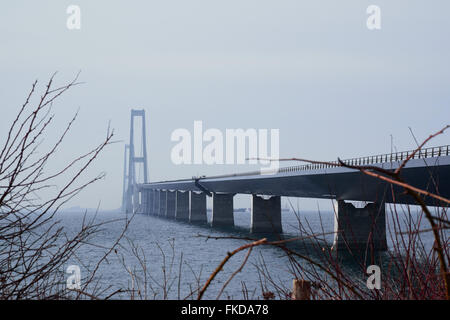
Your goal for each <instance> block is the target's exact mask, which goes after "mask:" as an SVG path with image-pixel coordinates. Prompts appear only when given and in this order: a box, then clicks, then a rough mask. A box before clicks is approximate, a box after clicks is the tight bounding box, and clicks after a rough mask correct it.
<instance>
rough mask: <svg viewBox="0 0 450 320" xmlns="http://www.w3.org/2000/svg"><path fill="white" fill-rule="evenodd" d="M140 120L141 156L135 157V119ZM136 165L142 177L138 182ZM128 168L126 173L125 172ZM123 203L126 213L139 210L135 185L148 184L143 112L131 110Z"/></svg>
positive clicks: (137, 191) (125, 158) (125, 159)
mask: <svg viewBox="0 0 450 320" xmlns="http://www.w3.org/2000/svg"><path fill="white" fill-rule="evenodd" d="M136 117H140V118H141V121H142V122H141V132H142V136H141V144H142V149H141V154H140V155H139V156H136V148H135V143H134V138H135V118H136ZM127 151H128V161H127ZM137 165H142V167H143V176H142V177H141V178H142V179H141V180H142V181H138V177H137V174H136V173H137V172H138V170H137V169H136V167H137ZM127 166H128V172H127ZM123 179H124V181H123V188H124V190H123V201H122V209H123V210H125V212H127V213H132V212H135V211H138V210H139V207H140V203H141V200H140V197H139V190H138V188H137V185H138V184H140V183H148V167H147V139H146V127H145V110H144V109H142V110H135V109H132V110H131V119H130V142H129V144H128V145H127V146H125V155H124V177H123Z"/></svg>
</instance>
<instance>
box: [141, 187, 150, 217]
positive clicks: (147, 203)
mask: <svg viewBox="0 0 450 320" xmlns="http://www.w3.org/2000/svg"><path fill="white" fill-rule="evenodd" d="M151 192H152V191H151V190H145V189H144V190H143V193H144V194H145V198H146V201H145V207H144V214H147V215H148V214H150V206H151V202H152V193H151Z"/></svg>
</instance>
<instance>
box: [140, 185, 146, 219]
mask: <svg viewBox="0 0 450 320" xmlns="http://www.w3.org/2000/svg"><path fill="white" fill-rule="evenodd" d="M139 193H140V195H141V212H140V213H143V214H147V205H148V193H147V190H141V191H140V192H139Z"/></svg>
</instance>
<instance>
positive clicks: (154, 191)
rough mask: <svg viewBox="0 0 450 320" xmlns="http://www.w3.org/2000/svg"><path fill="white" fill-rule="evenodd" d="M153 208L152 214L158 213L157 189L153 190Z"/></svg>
mask: <svg viewBox="0 0 450 320" xmlns="http://www.w3.org/2000/svg"><path fill="white" fill-rule="evenodd" d="M153 199H154V201H153V210H152V214H154V215H155V216H157V215H159V190H153Z"/></svg>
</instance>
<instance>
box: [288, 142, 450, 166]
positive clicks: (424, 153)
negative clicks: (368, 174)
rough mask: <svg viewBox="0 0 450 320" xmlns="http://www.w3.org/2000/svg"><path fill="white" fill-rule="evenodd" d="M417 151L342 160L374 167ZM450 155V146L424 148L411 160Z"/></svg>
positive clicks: (356, 164) (334, 162)
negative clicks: (373, 165)
mask: <svg viewBox="0 0 450 320" xmlns="http://www.w3.org/2000/svg"><path fill="white" fill-rule="evenodd" d="M414 151H415V150H410V151H402V152H394V153H386V154H379V155H374V156H368V157H360V158H351V159H346V160H342V162H344V163H346V164H349V165H354V166H361V165H372V164H377V163H386V162H396V161H403V160H406V159H407V158H408V157H409V156H410V155H411V154H412V153H413V152H414ZM448 155H450V146H449V145H447V146H439V147H430V148H423V149H420V150H419V151H417V153H416V154H414V156H413V157H412V158H411V159H422V158H433V157H440V156H448ZM329 162H330V163H331V164H322V163H318V164H315V163H309V164H304V165H300V166H290V167H284V168H280V169H279V172H293V171H305V170H315V169H326V168H333V167H335V166H337V165H338V162H337V161H329Z"/></svg>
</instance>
